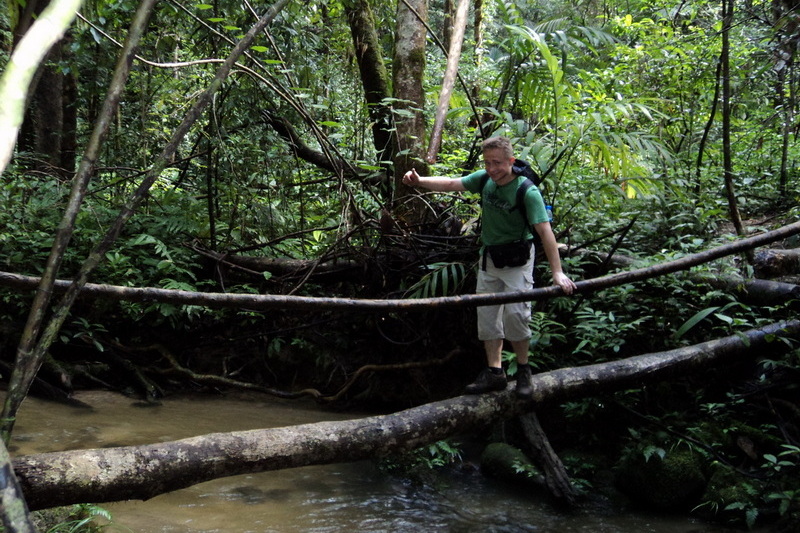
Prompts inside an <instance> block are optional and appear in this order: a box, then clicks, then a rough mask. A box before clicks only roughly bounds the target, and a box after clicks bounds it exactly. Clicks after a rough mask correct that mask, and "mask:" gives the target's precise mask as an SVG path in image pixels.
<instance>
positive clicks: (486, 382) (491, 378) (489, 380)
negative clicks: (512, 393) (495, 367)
mask: <svg viewBox="0 0 800 533" xmlns="http://www.w3.org/2000/svg"><path fill="white" fill-rule="evenodd" d="M507 383H508V382H507V381H506V373H505V372H500V373H499V374H495V373H494V372H492V371H491V370H489V369H488V368H484V369H483V370H482V371H481V373H480V374H478V379H476V380H475V382H474V383H470V384H469V385H467V387H466V388H465V389H464V392H465V393H466V394H483V393H484V392H492V391H498V390H505V388H506V385H507Z"/></svg>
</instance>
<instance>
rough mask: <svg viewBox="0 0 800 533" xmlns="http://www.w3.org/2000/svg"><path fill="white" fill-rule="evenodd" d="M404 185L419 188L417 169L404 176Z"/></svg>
mask: <svg viewBox="0 0 800 533" xmlns="http://www.w3.org/2000/svg"><path fill="white" fill-rule="evenodd" d="M403 184H405V185H410V186H412V187H419V174H417V170H416V169H414V168H412V169H411V170H409V171H408V172H406V173H405V174H404V175H403Z"/></svg>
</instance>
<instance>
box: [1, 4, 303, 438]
mask: <svg viewBox="0 0 800 533" xmlns="http://www.w3.org/2000/svg"><path fill="white" fill-rule="evenodd" d="M288 3H289V0H277V1H276V3H275V4H273V5H272V6H271V7H270V9H268V10H267V12H266V14H265V15H264V16H262V17H261V18H260V19H259V20H258V21H257V22H256V24H254V25H253V26H252V27H251V28H250V29H249V30H248V31H247V33H246V34H245V35H244V37H242V38H241V39H240V40H239V42H238V43H237V44H236V46H235V47H234V48H233V50H232V51H231V53H230V54H229V55H228V57H227V59H226V60H225V61H224V62H223V63H222V65H221V66H220V67H219V69H218V70H217V73H216V76H215V77H214V79H213V80H212V81H211V84H210V85H209V87H208V88H207V89H206V91H205V92H203V94H201V95H200V96H199V97H198V99H197V101H196V102H195V103H194V105H193V106H192V107H191V109H189V111H188V112H187V114H186V115H185V116H184V118H183V120H182V121H181V123H180V125H179V126H178V128H177V129H176V130H175V132H174V133H173V135H172V138H171V139H170V141H169V142H168V143H167V145H166V146H165V147H164V149H163V150H162V152H161V154H160V155H159V157H158V158H156V160H155V161H154V163H153V165H152V166H151V168H150V170H149V171H148V173H147V175H146V176H145V178H144V180H143V181H142V183H141V184H140V185H139V187H138V188H137V189H136V190H135V191H134V193H133V195H132V196H131V198H129V199H128V202H127V203H126V205H125V207H123V209H122V210H121V211H120V213H119V215H118V216H117V218H116V220H115V221H114V223H113V224H112V225H111V227H110V228H109V229H108V231H107V232H106V234H105V235H104V236H103V238H102V240H101V241H100V243H99V244H98V245H97V246H96V247H95V248H94V250H92V252H91V253H90V254H89V257H87V258H86V260H85V261H84V262H83V264H82V265H81V268H80V270H79V272H78V274H77V276H76V279H75V281H74V282H73V283H72V284H71V285H70V287H69V288H68V289H67V292H66V293H65V294H64V296H63V297H62V299H61V301H60V302H59V304H58V305H57V306H56V307H55V309H54V310H53V316H52V318H51V319H50V322H49V323H48V324H47V327H46V328H45V329H44V331H43V332H42V334H41V336H40V337H39V338H38V341H36V344H35V347H34V348H33V350H26V349H20V350H18V352H17V362H16V366H15V368H14V373H13V374H12V376H11V383H10V385H9V397H8V398H7V399H6V403H5V406H4V408H3V414H2V420H0V431H1V432H2V436H3V438H4V439H5V440H6V441H7V440H8V439H9V438H10V435H11V430H12V429H13V427H14V418H15V416H16V413H17V410H18V409H19V407H20V405H21V404H22V400H24V398H25V395H26V394H27V391H28V389H29V388H30V385H31V383H32V382H33V378H34V377H35V376H36V372H37V371H38V369H39V367H40V366H41V364H42V361H43V360H44V357H45V355H46V353H47V350H48V349H49V347H50V345H51V344H52V343H53V341H54V340H55V339H56V337H57V335H58V332H59V330H60V329H61V326H62V324H63V323H64V321H65V320H66V319H67V316H68V315H69V311H70V309H71V308H72V305H73V304H74V303H75V300H76V299H77V297H78V294H79V293H80V292H81V290H82V288H83V287H84V286H85V285H86V283H87V281H88V279H89V276H90V275H91V274H92V273H93V272H94V270H95V269H96V268H97V266H98V265H99V264H100V262H101V261H102V260H103V258H104V257H105V254H106V252H108V250H109V249H110V248H111V246H113V244H114V242H115V241H116V239H117V236H118V235H119V233H120V232H121V231H122V228H123V226H124V225H125V224H126V223H127V221H128V220H129V219H130V218H131V217H132V216H133V214H134V212H135V211H136V209H137V208H138V207H139V205H140V204H141V203H142V202H143V201H144V199H145V198H146V197H147V193H148V191H149V190H150V187H151V186H152V185H153V183H155V181H156V179H158V177H159V176H160V175H161V172H162V171H163V170H164V168H166V166H167V165H168V164H169V162H170V161H172V159H173V156H174V155H175V153H176V151H177V150H178V147H179V146H180V143H181V142H182V141H183V139H184V137H185V136H186V135H187V133H188V132H189V130H190V128H191V127H192V126H193V125H194V123H195V122H196V121H197V120H198V119H199V118H200V116H201V115H202V113H203V111H204V109H205V108H206V107H207V106H208V104H209V103H210V102H211V100H212V98H213V97H214V95H215V94H216V93H217V91H218V90H219V89H220V87H222V83H223V81H224V80H225V79H226V78H227V77H228V74H229V73H230V71H231V69H232V68H233V66H234V65H235V63H236V61H237V60H238V59H239V57H240V56H241V55H242V54H244V53H245V52H246V51H247V50H248V49H249V48H250V46H251V45H252V43H253V41H254V40H255V38H256V36H257V35H258V34H260V33H261V31H263V30H264V28H266V27H267V25H269V24H270V23H271V22H272V20H273V19H274V18H275V17H276V16H277V15H278V13H279V12H280V11H281V10H282V9H283V7H284V6H286V4H288ZM0 168H1V167H0ZM37 312H38V311H37ZM34 337H35V336H34Z"/></svg>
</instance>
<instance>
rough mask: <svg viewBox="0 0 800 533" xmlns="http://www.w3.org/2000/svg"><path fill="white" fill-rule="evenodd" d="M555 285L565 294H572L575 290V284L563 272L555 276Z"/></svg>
mask: <svg viewBox="0 0 800 533" xmlns="http://www.w3.org/2000/svg"><path fill="white" fill-rule="evenodd" d="M553 285H558V286H559V287H561V290H563V291H564V293H565V294H572V291H574V290H575V283H574V282H573V281H572V280H571V279H569V278H568V277H567V275H566V274H564V273H563V272H557V273H555V274H553Z"/></svg>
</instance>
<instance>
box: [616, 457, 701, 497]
mask: <svg viewBox="0 0 800 533" xmlns="http://www.w3.org/2000/svg"><path fill="white" fill-rule="evenodd" d="M616 483H617V487H618V488H619V490H620V491H622V492H623V493H624V494H625V495H626V496H628V498H630V499H631V501H633V502H636V503H638V504H640V505H643V506H645V507H648V508H651V509H656V510H659V511H684V510H686V509H687V508H691V507H693V506H695V505H696V504H697V503H698V502H699V501H700V496H701V495H702V494H703V491H704V490H705V488H706V484H707V478H706V475H705V463H704V460H703V458H702V457H701V456H700V455H699V454H697V453H694V452H692V451H691V450H689V449H686V448H678V449H674V450H670V451H669V452H667V453H666V454H665V455H664V457H663V458H662V457H660V456H659V455H656V454H653V455H651V456H650V457H649V458H646V457H645V455H644V453H632V454H630V455H628V456H627V457H626V458H625V459H624V460H623V461H622V462H621V463H620V464H619V465H618V466H617V475H616Z"/></svg>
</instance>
